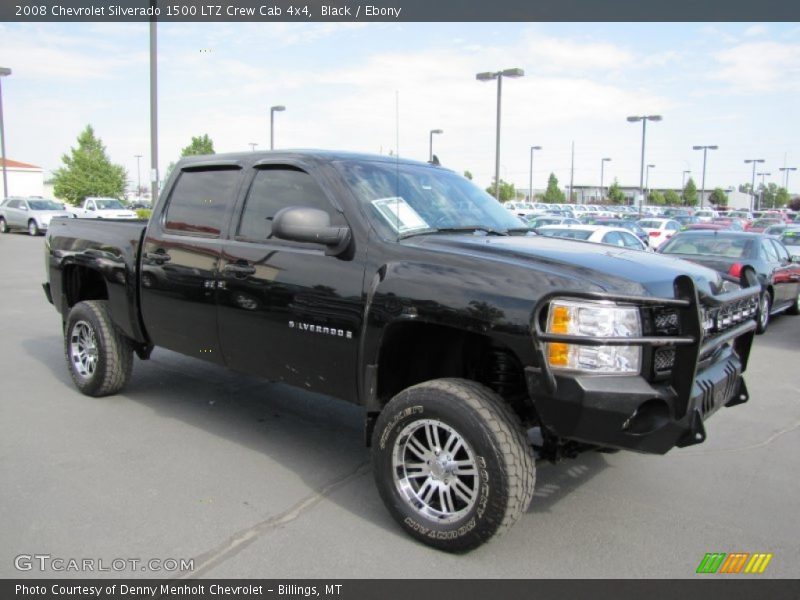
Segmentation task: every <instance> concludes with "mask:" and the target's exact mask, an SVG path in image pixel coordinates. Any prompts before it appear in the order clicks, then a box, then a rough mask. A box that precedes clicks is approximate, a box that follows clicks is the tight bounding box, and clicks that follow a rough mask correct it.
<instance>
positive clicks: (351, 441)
mask: <svg viewBox="0 0 800 600" xmlns="http://www.w3.org/2000/svg"><path fill="white" fill-rule="evenodd" d="M43 247H44V243H43V239H42V238H30V237H28V236H27V235H22V234H10V235H3V236H0V273H1V274H2V276H1V277H0V315H1V316H2V320H3V323H2V334H1V335H0V364H2V374H3V375H2V401H0V514H1V515H2V517H0V519H2V528H1V529H2V532H3V535H2V536H0V577H20V576H21V577H28V576H30V577H43V576H44V577H54V576H71V577H78V576H82V575H84V574H82V573H76V572H55V571H48V572H45V573H42V572H40V571H39V570H38V569H36V568H34V569H32V570H30V571H25V572H20V571H18V570H17V569H16V568H15V566H14V562H15V557H17V556H19V555H22V554H27V555H33V554H47V555H50V556H52V557H60V558H65V559H69V558H76V559H79V560H80V559H83V558H90V559H102V560H103V561H104V564H105V565H108V564H110V563H111V561H112V560H113V559H115V558H122V559H133V558H138V559H141V560H148V559H151V558H154V559H168V558H175V559H181V558H185V559H194V571H193V572H192V573H189V575H191V576H202V577H275V578H278V577H320V578H333V577H336V578H349V577H369V578H376V577H400V578H429V577H448V578H449V577H459V578H460V577H476V578H482V577H486V578H505V577H521V578H527V577H667V578H672V577H692V576H694V573H695V570H696V568H697V566H698V564H699V563H700V561H701V559H702V558H703V556H704V555H705V553H707V552H751V553H753V552H770V553H773V555H774V557H773V559H772V561H771V562H770V564H769V566H768V568H767V570H766V572H765V573H764V575H762V577H798V576H800V567H799V566H798V565H800V560H798V559H799V558H800V520H798V519H797V517H796V507H797V498H798V496H799V495H800V494H799V492H800V483H798V477H797V474H798V473H800V368H798V366H799V362H798V359H799V358H800V317H791V316H781V317H778V318H777V319H776V320H775V321H774V322H773V323H772V325H771V327H770V330H769V331H768V332H767V334H766V335H764V336H759V337H758V338H757V339H756V344H755V347H754V351H753V354H752V357H751V364H750V369H749V371H748V375H747V381H748V386H749V389H750V392H751V401H750V402H748V403H747V404H744V405H742V406H739V407H736V408H731V409H723V410H722V411H720V412H719V413H717V414H716V415H714V417H713V418H712V419H710V421H709V422H707V424H706V426H707V431H708V441H707V442H706V443H704V444H702V445H699V446H693V447H689V448H685V449H680V450H674V451H672V452H670V453H669V454H668V455H666V456H645V455H637V454H632V453H625V452H621V453H618V454H598V453H588V454H584V455H582V456H580V457H579V458H578V459H576V460H572V461H565V462H562V463H559V464H558V465H556V466H551V465H544V466H542V467H541V468H540V469H539V471H538V474H537V491H536V494H535V497H534V502H533V503H532V505H531V508H530V510H529V511H528V514H526V515H523V517H522V518H521V520H520V521H519V522H518V523H517V524H516V526H515V527H514V528H513V529H512V530H511V531H510V532H509V533H508V534H507V535H506V536H505V537H503V538H500V539H498V540H495V541H494V542H493V543H490V544H488V545H485V546H483V547H481V548H479V549H478V550H476V551H474V552H472V553H470V554H467V555H464V556H451V555H445V554H442V553H440V552H437V551H435V550H432V549H429V548H427V547H425V546H422V545H420V544H418V543H416V542H414V541H413V540H411V539H410V538H408V537H407V536H405V535H404V534H403V533H402V532H401V531H400V530H399V529H398V527H396V526H395V524H394V522H393V521H392V520H391V518H390V517H389V514H388V512H387V511H386V510H385V509H384V507H383V505H382V504H381V501H380V499H379V497H378V493H377V491H376V490H375V487H374V485H373V482H372V475H371V472H370V470H369V453H368V451H367V449H365V448H364V446H363V442H362V438H363V434H362V414H361V411H360V409H358V408H357V407H354V406H350V405H347V404H344V403H340V402H336V401H333V400H330V399H327V398H322V397H319V396H314V395H311V394H307V393H304V392H301V391H296V390H292V389H290V388H287V387H285V386H282V385H277V384H270V383H268V382H265V381H262V380H258V379H255V378H252V377H246V376H242V375H238V374H235V373H233V372H231V371H228V370H226V369H223V368H220V367H217V366H213V365H209V364H206V363H202V362H200V361H197V360H193V359H189V358H184V357H182V356H179V355H177V354H174V353H171V352H167V351H163V350H156V352H155V353H154V354H153V359H152V360H151V361H146V362H143V361H138V360H137V361H136V363H135V367H134V375H133V378H132V381H131V384H130V386H129V387H128V389H127V390H126V391H125V393H123V394H120V395H118V396H115V397H111V398H104V399H95V398H88V397H86V396H83V395H81V394H79V393H78V392H77V391H76V389H75V388H74V386H73V385H72V382H71V380H70V378H69V375H68V373H67V370H66V367H65V365H64V359H63V354H62V339H61V329H60V326H61V324H60V318H59V315H57V314H56V312H55V311H54V310H53V308H52V306H50V305H49V304H48V303H47V302H46V300H45V298H44V294H43V293H42V290H41V287H40V284H41V282H42V281H43V280H44V266H43V263H44V260H43ZM90 575H91V573H90ZM96 575H98V576H126V577H127V576H149V577H153V576H157V577H162V576H177V575H178V574H177V573H166V572H163V571H162V572H155V573H153V572H143V571H141V570H138V569H137V570H135V571H131V570H129V569H128V568H127V567H126V569H125V570H123V571H121V572H114V571H106V572H101V573H96ZM742 577H745V576H744V575H743V576H742ZM746 577H750V576H746Z"/></svg>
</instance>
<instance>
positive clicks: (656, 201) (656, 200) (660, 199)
mask: <svg viewBox="0 0 800 600" xmlns="http://www.w3.org/2000/svg"><path fill="white" fill-rule="evenodd" d="M664 202H665V200H664V194H662V193H661V192H659V191H658V190H650V193H649V194H647V203H648V204H652V205H653V206H664Z"/></svg>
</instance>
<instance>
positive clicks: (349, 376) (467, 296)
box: [44, 151, 759, 551]
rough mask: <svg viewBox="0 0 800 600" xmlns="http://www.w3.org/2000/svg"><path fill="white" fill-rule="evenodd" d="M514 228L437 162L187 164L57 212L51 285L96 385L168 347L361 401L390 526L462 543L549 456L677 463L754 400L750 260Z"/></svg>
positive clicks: (500, 511) (519, 495)
mask: <svg viewBox="0 0 800 600" xmlns="http://www.w3.org/2000/svg"><path fill="white" fill-rule="evenodd" d="M521 225H522V224H521V223H520V221H519V220H518V219H517V218H516V217H515V216H514V215H512V214H511V213H509V211H507V210H505V209H504V208H503V207H502V206H501V205H500V204H499V203H497V202H496V201H495V200H494V199H493V198H491V197H490V196H488V195H487V194H486V193H484V192H483V191H481V190H479V189H478V188H477V187H475V186H474V185H473V184H472V183H471V182H469V181H467V180H466V179H464V178H463V177H461V176H460V175H457V174H455V173H453V172H450V171H448V170H446V169H443V168H441V167H439V166H435V165H430V164H424V163H417V162H411V161H407V160H400V159H396V158H391V157H382V156H369V155H359V154H346V153H334V152H323V151H296V152H268V153H251V152H248V153H246V154H230V155H216V156H205V157H191V158H186V159H183V160H182V161H181V162H179V163H178V165H177V166H176V168H175V170H174V172H173V174H172V175H171V177H170V178H169V180H168V181H167V183H166V186H165V188H164V191H163V193H162V194H161V197H160V199H159V201H158V203H157V205H156V206H155V208H154V210H153V214H152V217H151V218H150V220H149V222H146V223H145V222H143V221H142V222H121V221H120V222H117V221H100V222H97V221H84V220H80V219H56V220H54V225H53V226H51V229H50V231H49V233H48V237H47V245H46V252H47V268H48V277H49V283H45V284H44V287H45V292H46V294H47V296H48V298H49V299H50V300H51V302H52V303H53V304H54V305H55V307H56V309H57V310H58V311H59V312H60V313H61V315H62V317H63V320H64V349H65V355H66V360H67V363H68V367H69V371H70V373H71V375H72V378H73V380H74V381H75V384H76V385H77V387H78V388H79V389H80V390H81V391H82V392H84V393H85V394H89V395H93V396H102V395H108V394H114V393H116V392H118V391H120V390H121V389H122V388H123V387H124V386H125V384H126V382H127V381H128V379H129V377H130V375H131V369H132V361H133V354H134V353H135V354H137V355H138V356H139V358H141V359H146V358H148V356H149V354H150V351H151V350H152V348H153V347H154V346H162V347H165V348H169V349H171V350H174V351H177V352H181V353H183V354H186V355H189V356H195V357H197V358H200V359H203V360H207V361H212V362H215V363H219V364H223V365H227V366H229V367H231V368H233V369H236V370H238V371H243V372H248V373H255V374H258V375H262V376H264V377H267V378H269V379H272V380H275V381H281V382H285V383H287V384H291V385H294V386H299V387H302V388H305V389H310V390H313V391H316V392H321V393H324V394H327V395H330V396H334V397H337V398H341V399H344V400H347V401H350V402H354V403H357V404H360V405H362V406H363V407H364V408H365V415H366V428H367V439H368V442H369V443H371V447H372V453H373V462H374V474H375V480H376V483H377V486H378V489H379V491H380V494H381V496H382V498H383V500H384V501H385V503H386V506H387V508H388V510H389V511H390V512H391V514H392V516H393V517H394V518H395V519H396V520H397V521H398V522H399V523H400V525H401V526H402V527H403V528H404V529H405V530H406V531H407V532H408V533H410V534H411V535H412V536H415V537H416V538H418V539H420V540H422V541H424V542H425V543H427V544H430V545H432V546H435V547H438V548H441V549H444V550H450V551H464V550H468V549H471V548H474V547H476V546H478V545H480V544H481V543H483V542H485V541H487V540H488V539H490V538H491V537H493V536H494V535H495V534H498V533H501V532H503V531H504V530H506V529H507V528H508V527H509V526H510V525H511V524H512V523H514V521H515V520H516V519H517V518H518V517H519V516H520V514H521V513H522V512H523V511H525V510H526V508H527V507H528V504H529V502H530V501H531V497H532V495H533V487H534V468H535V465H534V456H535V454H534V450H536V451H537V452H538V454H539V456H540V457H542V458H544V459H550V460H556V459H558V458H560V457H565V456H570V455H574V454H576V453H577V452H580V451H582V450H586V449H591V448H620V449H630V450H635V451H640V452H649V453H656V454H663V453H665V452H667V451H668V450H670V449H671V448H672V447H674V446H686V445H689V444H695V443H699V442H701V441H703V439H704V438H705V430H704V427H703V422H704V420H705V419H706V418H707V417H709V415H711V414H712V413H713V412H715V411H716V410H717V409H719V408H720V407H722V406H733V405H735V404H739V403H741V402H744V401H746V400H747V397H748V394H747V390H746V387H745V384H744V381H743V379H742V372H743V371H744V369H745V367H746V364H747V358H748V354H749V351H750V345H751V343H752V339H753V329H754V328H755V322H754V319H753V315H754V314H755V308H756V302H757V297H758V292H759V289H758V286H757V285H751V284H755V280H754V279H751V275H750V274H749V273H748V271H747V270H745V273H744V276H745V280H743V281H732V280H729V279H723V278H722V276H720V275H718V274H717V273H716V272H714V271H711V270H709V269H706V268H704V267H701V266H698V265H694V264H692V263H688V262H684V261H681V260H676V259H672V258H668V257H664V256H659V255H653V254H649V253H645V252H636V251H631V250H626V249H624V248H617V247H610V246H602V245H598V244H591V243H585V242H576V241H569V240H562V239H554V238H545V237H539V236H535V235H533V234H530V233H529V232H528V231H527V229H526V228H524V227H522V226H521ZM535 428H538V431H534V432H530V430H535ZM529 432H530V435H528V433H529ZM529 440H534V441H535V443H536V448H533V447H532V446H531V443H530V442H529Z"/></svg>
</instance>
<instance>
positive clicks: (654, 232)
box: [638, 218, 681, 249]
mask: <svg viewBox="0 0 800 600" xmlns="http://www.w3.org/2000/svg"><path fill="white" fill-rule="evenodd" d="M638 225H639V227H641V228H642V229H644V230H645V231H646V232H647V235H648V237H649V239H650V247H651V248H654V249H655V248H658V247H659V246H660V245H661V244H663V243H664V242H665V241H666V240H668V239H669V238H671V237H672V236H673V235H675V234H676V233H678V232H679V231H680V230H681V224H680V223H678V222H677V221H675V220H674V219H655V218H654V219H640V220H639V221H638Z"/></svg>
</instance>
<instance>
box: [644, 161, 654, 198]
mask: <svg viewBox="0 0 800 600" xmlns="http://www.w3.org/2000/svg"><path fill="white" fill-rule="evenodd" d="M655 168H656V166H655V165H647V176H646V177H645V180H644V187H645V189H646V190H647V196H645V200H647V197H648V196H649V195H650V169H655Z"/></svg>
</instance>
